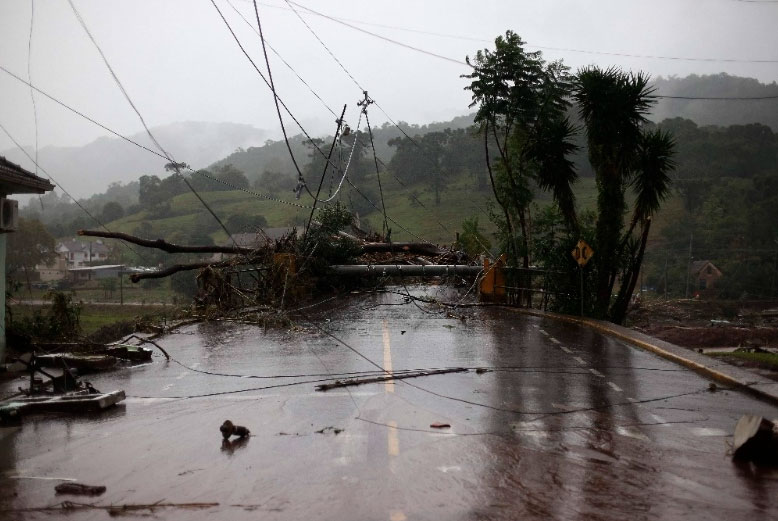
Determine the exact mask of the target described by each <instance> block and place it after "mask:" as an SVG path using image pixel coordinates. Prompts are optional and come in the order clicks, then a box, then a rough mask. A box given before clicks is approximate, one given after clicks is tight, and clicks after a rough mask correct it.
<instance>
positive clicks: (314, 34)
mask: <svg viewBox="0 0 778 521" xmlns="http://www.w3.org/2000/svg"><path fill="white" fill-rule="evenodd" d="M244 1H246V2H248V1H250V0H244ZM226 2H227V3H228V4H229V5H230V7H232V9H233V10H234V11H235V12H236V13H237V14H238V16H240V17H241V19H243V21H244V22H245V23H246V24H247V25H248V26H249V27H250V28H251V29H252V30H253V31H254V33H255V34H257V36H259V31H257V29H255V28H254V26H253V25H252V24H251V23H249V21H248V20H247V19H246V17H245V16H243V14H242V13H241V12H240V11H239V10H238V9H237V8H236V7H235V6H234V5H233V4H232V2H230V0H226ZM258 3H262V2H258ZM262 5H265V6H267V7H273V8H277V9H283V8H282V7H278V6H274V5H271V4H265V3H262ZM285 10H286V9H285ZM288 10H291V11H293V12H295V13H296V11H295V10H294V8H291V9H288ZM298 18H300V21H301V22H302V23H303V24H304V25H305V26H306V27H307V28H308V30H309V31H311V33H312V34H313V36H314V37H315V38H316V39H317V40H318V41H319V43H321V45H322V46H323V47H324V48H325V49H326V50H327V52H328V53H329V54H330V56H331V57H332V58H333V59H334V60H335V61H336V62H337V63H338V64H339V65H340V67H341V68H342V69H343V71H344V72H345V73H346V74H347V75H348V76H349V77H350V78H351V80H352V81H353V82H354V83H355V85H357V87H359V88H361V86H360V85H359V82H358V81H357V80H356V78H354V76H353V75H352V74H351V73H350V72H349V71H348V70H347V69H346V67H345V66H344V65H343V63H342V62H340V60H338V58H337V57H336V56H335V55H334V53H333V52H332V51H331V50H330V49H329V47H327V45H326V44H325V43H324V42H323V41H322V40H321V39H320V38H319V37H318V35H317V34H316V33H315V32H314V31H313V29H311V27H310V26H309V25H308V24H307V23H306V22H305V20H304V19H303V18H301V17H299V15H298ZM265 43H266V44H267V46H268V47H270V50H271V51H273V53H274V54H275V55H276V56H277V57H278V58H279V59H280V60H281V61H282V62H283V63H284V64H285V65H286V66H287V67H288V68H289V70H291V71H292V72H293V73H294V74H295V76H297V78H298V79H299V80H300V81H301V82H302V83H303V84H304V85H305V86H306V87H307V88H308V90H309V91H311V93H312V94H313V95H314V96H315V97H316V98H317V99H318V100H319V101H320V102H321V103H322V104H323V105H324V107H325V108H326V109H327V110H328V111H329V112H330V113H331V114H332V115H333V116H336V117H337V113H336V112H335V111H334V110H333V109H332V108H331V107H330V106H329V105H328V104H327V102H325V101H324V99H323V98H322V97H321V96H319V94H318V93H317V92H316V91H315V90H314V89H313V87H311V85H310V84H308V82H307V81H305V79H303V78H302V76H300V74H299V73H298V72H297V71H296V70H295V69H294V67H292V66H291V65H290V64H289V62H287V61H286V60H285V59H284V58H283V56H281V54H279V53H278V51H277V50H276V49H275V48H274V47H273V46H272V45H270V43H269V42H267V40H265ZM376 106H377V107H378V108H379V109H380V110H381V112H382V113H383V114H384V116H386V117H387V119H389V120H390V121H391V122H392V124H393V125H395V126H396V127H398V128H399V130H400V132H402V133H403V134H405V135H406V137H408V138H409V139H410V136H408V135H407V134H406V133H405V131H404V130H403V129H402V128H400V127H399V126H398V125H397V123H395V122H394V120H392V118H391V117H389V115H388V114H387V113H386V111H385V110H384V109H383V108H381V107H380V106H379V105H378V104H377V103H376ZM361 118H362V113H361V112H360V115H359V120H358V121H357V128H356V133H355V138H354V139H355V144H356V143H359V144H360V146H365V144H364V143H362V142H361V141H360V140H359V139H358V138H357V137H356V135H357V134H358V132H359V126H360V124H359V121H361ZM354 150H355V147H352V148H351V153H350V155H349V160H348V163H347V164H346V169H345V170H344V171H343V176H342V177H341V179H340V182H339V183H338V188H337V190H335V193H332V194H330V197H329V198H328V199H325V200H324V201H322V202H329V201H331V200H332V199H334V198H335V196H337V194H338V192H339V191H340V188H341V187H342V186H343V180H344V179H345V176H346V175H347V173H348V168H349V165H350V164H351V158H352V156H353V154H354ZM377 159H378V162H379V163H380V164H381V166H383V167H384V168H385V169H386V170H387V171H389V173H390V174H391V176H392V177H393V178H394V179H395V180H396V181H397V182H398V183H399V184H400V185H401V186H402V187H403V188H409V187H408V186H407V185H406V184H405V183H403V181H402V180H400V179H399V178H398V177H397V176H396V175H394V173H393V172H391V171H390V170H389V169H388V168H387V165H386V163H384V162H383V161H382V160H381V159H380V158H377ZM409 195H410V196H411V198H412V199H413V200H414V201H416V203H418V204H419V206H421V207H422V208H424V209H425V210H427V211H430V210H429V208H427V206H426V205H425V204H424V203H422V202H421V201H420V200H419V199H418V197H416V195H415V194H413V193H410V194H409ZM479 210H480V211H483V208H479ZM436 222H437V224H438V225H439V226H440V227H441V228H443V230H444V231H446V232H447V233H451V230H450V229H448V227H446V225H444V224H443V223H442V222H440V220H439V219H436Z"/></svg>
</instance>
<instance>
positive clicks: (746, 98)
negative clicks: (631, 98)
mask: <svg viewBox="0 0 778 521" xmlns="http://www.w3.org/2000/svg"><path fill="white" fill-rule="evenodd" d="M649 97H651V98H662V99H683V100H708V101H757V100H769V99H778V95H771V96H750V97H749V96H721V97H715V96H666V95H663V94H653V95H651V96H649Z"/></svg>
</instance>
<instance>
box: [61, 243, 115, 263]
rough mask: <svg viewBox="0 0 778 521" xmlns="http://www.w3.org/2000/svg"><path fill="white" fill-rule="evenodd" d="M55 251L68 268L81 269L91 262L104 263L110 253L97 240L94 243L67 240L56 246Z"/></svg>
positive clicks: (106, 247)
mask: <svg viewBox="0 0 778 521" xmlns="http://www.w3.org/2000/svg"><path fill="white" fill-rule="evenodd" d="M56 251H57V253H58V254H59V255H60V256H61V257H63V258H64V259H65V261H66V262H67V266H68V268H81V267H83V266H88V265H90V264H91V263H93V262H105V261H106V260H107V259H108V254H109V253H111V250H110V249H109V248H108V246H106V245H105V244H103V241H101V240H99V239H98V240H97V241H94V242H90V241H79V240H76V239H68V240H67V241H64V242H61V243H59V244H57V249H56Z"/></svg>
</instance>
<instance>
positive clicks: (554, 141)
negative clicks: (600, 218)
mask: <svg viewBox="0 0 778 521" xmlns="http://www.w3.org/2000/svg"><path fill="white" fill-rule="evenodd" d="M468 63H469V64H470V65H471V66H472V67H473V72H472V73H470V74H468V75H464V76H463V77H465V78H468V79H470V80H471V83H470V85H469V86H467V87H465V88H466V89H467V90H470V91H471V92H472V103H471V105H470V106H471V107H472V106H477V107H478V110H477V112H476V116H475V121H476V123H477V124H479V125H480V130H481V132H482V135H483V139H484V147H485V149H486V161H487V168H488V170H489V178H490V181H491V184H492V190H493V192H494V195H495V199H496V200H497V203H498V204H499V206H500V208H501V210H502V219H503V220H504V222H503V223H497V225H498V229H501V230H504V231H505V233H506V234H507V240H505V241H504V243H505V244H506V245H507V246H508V247H509V251H508V255H509V258H510V259H511V262H516V261H518V260H519V259H523V264H524V267H525V268H526V267H529V264H530V242H531V240H530V233H531V230H530V227H529V219H528V212H529V208H530V203H531V202H532V199H533V187H534V185H537V186H538V187H539V188H540V189H542V190H549V191H551V192H552V193H553V195H554V198H555V200H556V201H557V203H558V204H559V207H560V208H561V209H562V213H563V215H564V216H565V219H566V221H567V223H568V225H569V226H570V227H571V228H575V226H576V216H575V198H574V196H573V191H572V183H573V182H574V181H575V180H576V178H577V175H576V173H575V170H574V168H573V164H572V162H570V161H569V160H568V159H567V156H568V155H569V154H570V153H571V152H573V151H574V150H575V148H576V147H575V146H574V145H573V144H572V142H571V138H572V135H573V134H574V128H573V125H572V124H571V123H570V121H569V120H568V118H567V117H566V111H567V108H568V107H569V102H568V96H569V93H570V88H571V83H570V77H569V74H568V69H567V67H565V66H564V65H563V64H562V63H561V62H550V63H547V62H546V61H544V60H543V58H542V54H541V53H540V52H528V51H526V50H525V48H524V42H523V41H522V39H521V38H520V37H519V36H518V35H517V34H515V33H514V32H512V31H508V32H506V33H505V36H504V37H503V36H500V37H498V38H497V39H496V40H495V50H493V51H492V50H489V49H484V50H482V51H478V53H477V54H476V55H475V57H474V58H473V59H472V60H471V59H470V58H469V57H468ZM490 147H491V148H490ZM494 149H496V152H497V156H496V157H497V163H496V164H495V166H494V168H493V167H492V162H491V160H492V158H491V155H492V153H493V152H492V150H494ZM517 223H518V225H517Z"/></svg>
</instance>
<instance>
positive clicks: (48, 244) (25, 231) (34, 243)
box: [6, 217, 57, 289]
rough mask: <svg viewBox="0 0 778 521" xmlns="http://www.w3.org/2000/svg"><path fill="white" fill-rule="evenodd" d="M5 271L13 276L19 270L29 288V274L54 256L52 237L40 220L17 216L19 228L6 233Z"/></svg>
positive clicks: (47, 262)
mask: <svg viewBox="0 0 778 521" xmlns="http://www.w3.org/2000/svg"><path fill="white" fill-rule="evenodd" d="M6 255H7V256H6V272H7V274H8V275H10V276H13V275H14V274H18V273H19V272H21V273H22V274H23V275H24V278H25V280H26V281H27V287H28V289H30V275H31V274H32V272H33V271H34V270H35V266H36V265H38V264H49V263H50V262H52V261H53V260H54V259H55V258H56V257H57V254H56V252H55V251H54V237H52V236H51V234H50V233H49V232H48V230H46V227H45V226H44V225H43V223H42V222H40V221H37V220H32V219H25V218H23V217H20V218H19V229H18V230H17V231H15V232H13V233H9V234H8V244H7V254H6Z"/></svg>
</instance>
